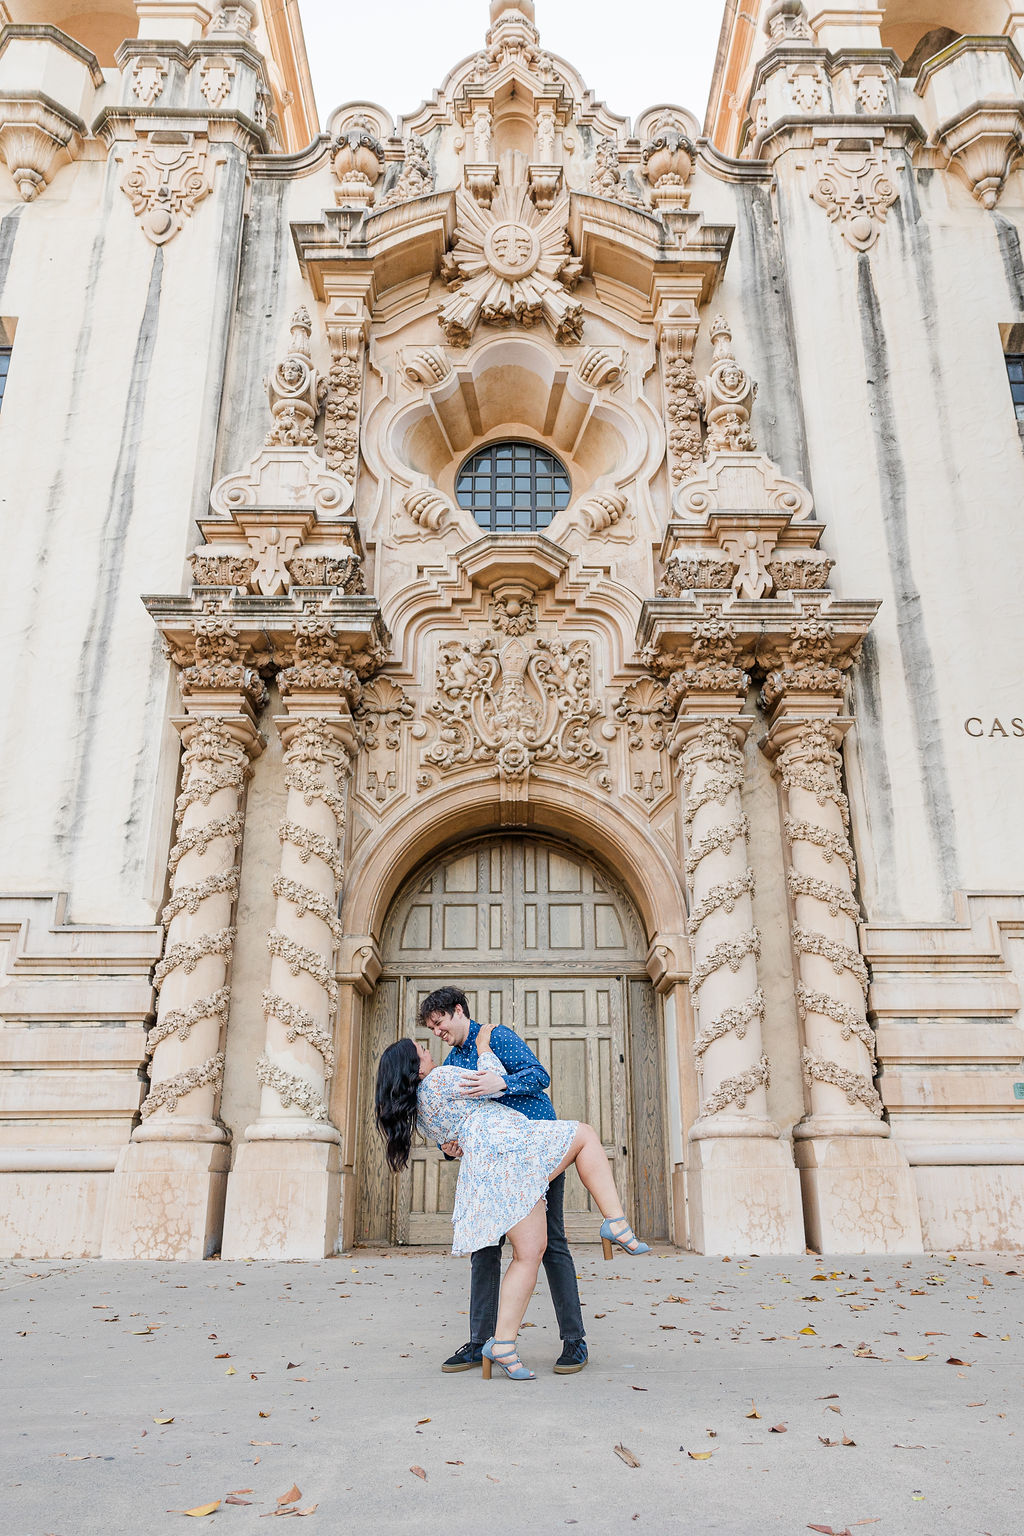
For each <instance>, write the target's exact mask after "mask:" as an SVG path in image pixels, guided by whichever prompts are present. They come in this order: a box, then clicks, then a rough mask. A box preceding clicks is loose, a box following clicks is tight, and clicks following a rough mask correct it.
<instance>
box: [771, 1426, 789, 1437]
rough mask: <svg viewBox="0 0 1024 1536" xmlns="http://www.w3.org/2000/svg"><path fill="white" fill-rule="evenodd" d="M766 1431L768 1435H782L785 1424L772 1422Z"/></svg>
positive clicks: (784, 1431)
mask: <svg viewBox="0 0 1024 1536" xmlns="http://www.w3.org/2000/svg"><path fill="white" fill-rule="evenodd" d="M768 1433H769V1434H770V1435H784V1434H785V1433H786V1426H785V1424H773V1425H772V1427H771V1429H770V1430H769V1431H768Z"/></svg>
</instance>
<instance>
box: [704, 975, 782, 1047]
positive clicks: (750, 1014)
mask: <svg viewBox="0 0 1024 1536" xmlns="http://www.w3.org/2000/svg"><path fill="white" fill-rule="evenodd" d="M764 1014H765V1000H764V993H763V992H762V990H761V988H760V987H758V989H757V991H756V992H755V993H754V995H753V997H749V998H748V999H747V1001H746V1002H745V1003H743V1004H742V1006H741V1007H739V1008H726V1009H725V1011H724V1012H723V1013H720V1014H719V1015H718V1018H717V1019H715V1020H714V1021H713V1023H711V1024H709V1025H708V1027H707V1029H702V1030H701V1032H700V1034H699V1035H698V1036H697V1038H696V1039H695V1040H694V1042H693V1054H694V1055H695V1056H696V1057H697V1059H698V1060H699V1059H700V1058H701V1056H703V1054H704V1052H705V1051H706V1050H707V1048H708V1046H709V1045H713V1044H714V1042H715V1041H716V1040H720V1039H721V1038H722V1036H723V1035H727V1034H728V1033H729V1031H730V1030H735V1032H736V1038H737V1039H738V1040H742V1039H743V1037H744V1035H745V1034H746V1033H747V1025H748V1024H750V1023H752V1022H753V1020H754V1019H760V1020H762V1021H763V1019H764Z"/></svg>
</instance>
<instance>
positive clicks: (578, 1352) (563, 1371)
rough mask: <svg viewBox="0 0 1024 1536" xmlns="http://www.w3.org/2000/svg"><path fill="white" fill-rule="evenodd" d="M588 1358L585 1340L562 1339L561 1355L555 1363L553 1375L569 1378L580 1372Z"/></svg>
mask: <svg viewBox="0 0 1024 1536" xmlns="http://www.w3.org/2000/svg"><path fill="white" fill-rule="evenodd" d="M588 1358H589V1357H588V1355H587V1341H586V1339H563V1341H562V1353H561V1354H560V1355H559V1357H558V1359H557V1360H556V1361H555V1375H556V1376H571V1375H572V1374H573V1373H574V1372H575V1371H582V1369H583V1367H584V1366H585V1365H586V1363H587V1359H588Z"/></svg>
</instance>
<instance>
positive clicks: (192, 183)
mask: <svg viewBox="0 0 1024 1536" xmlns="http://www.w3.org/2000/svg"><path fill="white" fill-rule="evenodd" d="M183 137H184V138H185V140H186V142H185V143H181V142H180V141H179V137H178V136H177V135H176V136H175V142H174V143H171V144H166V143H163V142H159V143H157V142H154V140H153V138H151V137H150V138H139V139H138V140H137V142H136V143H134V144H133V145H131V146H130V147H129V146H124V151H123V153H124V157H125V160H124V164H125V169H124V173H123V175H122V177H121V190H122V192H123V193H124V194H125V196H126V197H127V198H128V201H129V202H130V203H131V205H132V208H133V210H134V212H135V216H136V218H137V219H138V221H139V224H140V226H141V228H142V231H143V233H144V234H145V236H146V238H147V239H149V240H152V242H153V244H154V245H164V244H166V242H167V241H168V240H172V239H173V238H174V236H175V235H176V234H178V232H179V231H180V230H181V229H183V228H184V226H185V223H186V221H187V220H188V219H189V218H191V216H192V213H193V211H194V209H195V207H196V205H197V204H198V203H200V202H202V200H203V198H204V197H207V196H208V195H209V193H210V192H211V191H212V190H213V164H212V160H211V156H210V151H209V146H208V145H207V144H206V143H205V142H203V141H202V140H197V139H196V137H195V135H194V134H185V135H184V136H183Z"/></svg>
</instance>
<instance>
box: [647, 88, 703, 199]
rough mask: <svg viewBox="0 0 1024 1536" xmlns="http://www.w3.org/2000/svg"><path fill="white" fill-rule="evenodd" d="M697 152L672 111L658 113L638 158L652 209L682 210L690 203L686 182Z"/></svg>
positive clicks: (691, 173) (691, 172)
mask: <svg viewBox="0 0 1024 1536" xmlns="http://www.w3.org/2000/svg"><path fill="white" fill-rule="evenodd" d="M696 158H697V149H696V145H695V144H694V142H693V140H692V139H691V138H690V136H689V134H688V133H687V132H686V129H685V127H684V125H683V124H682V123H681V122H680V121H679V118H678V117H677V116H676V114H675V113H674V112H672V111H666V112H663V113H662V114H661V116H660V117H659V118H658V121H657V122H656V123H655V125H654V128H653V130H652V132H651V137H650V139H648V141H647V143H646V144H645V145H644V147H643V150H642V152H641V156H640V164H641V167H642V170H643V174H644V176H645V177H646V179H647V181H648V183H649V184H650V188H651V201H652V203H653V204H654V206H655V207H656V208H685V207H686V206H687V204H688V203H689V201H690V194H689V192H688V191H687V183H688V182H689V180H690V177H691V176H692V175H693V164H694V161H695V160H696Z"/></svg>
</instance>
